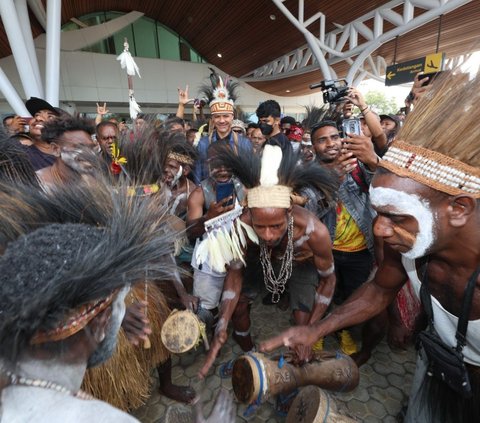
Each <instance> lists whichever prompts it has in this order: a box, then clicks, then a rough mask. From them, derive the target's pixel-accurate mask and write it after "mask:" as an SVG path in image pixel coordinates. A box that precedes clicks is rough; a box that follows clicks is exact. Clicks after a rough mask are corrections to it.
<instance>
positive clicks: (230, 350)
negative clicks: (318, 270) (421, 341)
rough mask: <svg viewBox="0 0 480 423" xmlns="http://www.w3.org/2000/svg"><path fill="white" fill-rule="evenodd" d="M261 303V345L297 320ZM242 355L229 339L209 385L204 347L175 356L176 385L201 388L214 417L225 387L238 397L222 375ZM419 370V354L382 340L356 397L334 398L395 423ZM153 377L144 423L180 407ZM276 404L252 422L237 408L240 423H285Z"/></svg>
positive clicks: (351, 410)
mask: <svg viewBox="0 0 480 423" xmlns="http://www.w3.org/2000/svg"><path fill="white" fill-rule="evenodd" d="M261 298H262V296H261V295H260V296H258V297H257V300H256V302H255V303H254V305H253V308H252V335H253V336H254V340H255V342H256V343H259V342H260V341H262V340H264V339H267V338H268V337H270V336H272V335H274V334H276V333H278V332H280V331H281V330H283V329H286V328H288V327H289V326H290V318H291V313H290V312H288V311H286V312H282V311H280V310H279V309H278V308H277V307H265V306H262V305H261ZM354 329H355V330H353V331H352V335H353V336H354V338H355V339H356V340H360V335H359V331H358V330H357V329H356V328H354ZM230 334H231V330H230ZM338 348H339V346H338V341H337V339H336V337H335V336H328V337H326V338H325V349H326V350H337V349H338ZM241 354H243V351H242V350H241V349H240V348H239V347H238V346H237V345H236V344H235V343H234V342H233V340H232V338H231V336H229V339H228V341H227V343H226V345H225V346H224V347H223V348H222V350H221V352H220V354H219V357H218V358H217V361H216V362H215V364H214V366H212V370H211V371H210V372H209V375H208V376H207V377H206V378H205V380H204V381H201V380H199V379H198V378H197V376H196V375H197V372H198V369H199V368H200V367H201V365H203V361H204V359H205V352H204V350H203V348H201V347H200V348H198V349H197V350H194V351H191V352H188V353H186V354H182V355H177V356H173V357H172V363H173V369H172V379H173V381H174V383H176V384H181V385H190V386H192V387H193V388H194V389H196V391H197V393H199V394H200V395H201V400H202V402H203V410H204V414H205V416H208V415H209V413H210V412H211V409H212V407H213V403H214V401H215V398H216V396H217V394H218V392H219V390H220V388H223V389H226V390H227V391H229V392H230V393H231V394H232V396H233V390H232V382H231V379H230V378H227V379H221V378H220V377H219V376H218V369H219V367H220V365H221V364H222V363H224V362H226V361H228V360H230V359H232V358H234V357H238V356H240V355H241ZM414 369H415V351H414V348H413V347H412V348H409V350H408V351H406V352H404V351H392V350H391V349H390V347H389V346H388V345H387V343H386V342H385V341H382V342H381V343H380V344H379V345H378V346H377V348H376V349H375V350H374V352H373V354H372V357H371V358H370V360H369V361H368V363H367V364H365V365H364V366H362V367H361V368H360V383H359V386H358V387H357V388H356V389H355V390H353V391H352V392H347V393H331V396H332V398H334V399H335V401H336V402H337V404H338V408H339V410H340V411H341V412H342V413H343V414H347V415H349V416H351V417H352V418H355V419H356V420H357V421H359V422H366V423H370V422H371V423H376V422H381V423H394V422H396V420H395V416H396V414H397V413H398V412H399V411H400V409H401V407H402V405H403V404H404V403H405V402H406V400H407V396H408V392H409V389H410V384H411V381H412V377H413V372H414ZM152 376H153V381H152V382H153V385H154V387H153V388H152V396H151V398H150V400H149V401H148V403H147V404H146V405H145V406H143V407H141V408H140V409H138V410H135V411H134V412H133V413H132V414H133V415H135V416H136V417H137V418H138V419H139V420H140V421H141V422H142V423H163V421H162V418H163V417H164V415H165V413H166V410H167V408H168V407H169V406H170V407H174V406H175V404H176V405H178V403H175V402H174V401H172V400H169V399H167V398H165V397H163V396H161V395H160V394H159V392H158V377H157V375H156V374H155V372H153V373H152ZM273 403H274V400H273V399H269V401H267V402H266V403H265V404H262V405H261V406H260V407H259V409H258V410H257V412H256V414H254V415H252V416H251V417H249V418H245V417H244V416H243V411H244V410H245V408H246V406H245V405H243V404H236V405H237V413H236V415H237V417H236V422H237V423H245V422H247V421H248V422H250V423H252V422H253V423H255V422H258V423H264V422H266V423H284V422H285V418H282V417H280V416H278V415H277V414H276V412H275V410H274V407H273ZM183 407H184V406H183ZM178 423H183V422H178ZM219 423H220V422H219Z"/></svg>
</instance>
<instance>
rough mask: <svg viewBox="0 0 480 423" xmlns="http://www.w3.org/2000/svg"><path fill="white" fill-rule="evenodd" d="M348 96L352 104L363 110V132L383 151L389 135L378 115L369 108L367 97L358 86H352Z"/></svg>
mask: <svg viewBox="0 0 480 423" xmlns="http://www.w3.org/2000/svg"><path fill="white" fill-rule="evenodd" d="M347 98H348V99H349V100H350V101H351V102H352V104H354V105H355V106H357V107H358V108H359V109H360V110H363V116H364V118H363V119H361V121H363V123H364V125H363V124H362V132H363V134H364V135H365V136H366V137H369V138H371V140H372V141H373V142H374V144H375V146H376V147H377V149H378V150H379V151H382V150H383V149H384V148H385V147H386V146H387V136H386V135H385V133H384V132H383V130H382V126H381V125H380V121H379V120H378V115H377V114H375V113H374V112H372V111H371V110H370V109H369V108H368V104H367V103H366V101H365V98H364V97H363V95H362V93H361V92H360V91H359V90H357V89H356V88H353V87H352V88H350V90H349V91H348V96H347Z"/></svg>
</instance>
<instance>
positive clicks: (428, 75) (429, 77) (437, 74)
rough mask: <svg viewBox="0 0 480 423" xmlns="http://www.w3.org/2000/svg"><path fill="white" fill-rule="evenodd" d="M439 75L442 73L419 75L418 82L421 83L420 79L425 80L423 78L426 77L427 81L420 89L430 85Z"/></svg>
mask: <svg viewBox="0 0 480 423" xmlns="http://www.w3.org/2000/svg"><path fill="white" fill-rule="evenodd" d="M441 73H442V71H438V72H431V73H422V74H421V75H418V80H419V81H421V80H422V79H425V78H427V77H428V81H425V82H423V83H422V87H426V86H427V85H428V84H430V83H431V82H432V81H433V80H434V79H435V78H436V77H437V76H439V75H440V74H441Z"/></svg>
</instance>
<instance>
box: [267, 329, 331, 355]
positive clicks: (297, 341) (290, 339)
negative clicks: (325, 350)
mask: <svg viewBox="0 0 480 423" xmlns="http://www.w3.org/2000/svg"><path fill="white" fill-rule="evenodd" d="M320 336H322V334H321V333H319V331H318V329H317V327H316V326H313V325H310V326H295V327H292V328H290V329H287V330H286V331H284V332H282V333H281V334H280V335H277V336H275V337H273V338H270V339H268V340H266V341H264V342H262V343H261V344H260V351H261V352H269V351H273V350H275V349H277V348H280V347H288V348H291V349H293V350H295V348H298V347H303V346H305V345H313V344H314V343H315V342H316V341H317V340H318V338H319V337H320Z"/></svg>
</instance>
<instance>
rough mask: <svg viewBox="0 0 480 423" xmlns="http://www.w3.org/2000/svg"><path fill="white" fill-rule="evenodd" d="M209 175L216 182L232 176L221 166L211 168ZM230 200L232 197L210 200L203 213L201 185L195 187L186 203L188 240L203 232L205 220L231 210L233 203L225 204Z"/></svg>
mask: <svg viewBox="0 0 480 423" xmlns="http://www.w3.org/2000/svg"><path fill="white" fill-rule="evenodd" d="M210 175H211V177H213V179H215V181H216V182H228V181H229V180H230V178H231V177H232V173H231V172H230V171H228V170H227V169H226V168H225V167H223V166H220V167H219V168H215V169H212V170H211V172H210ZM231 200H232V197H227V198H224V199H223V200H221V201H219V202H218V203H217V202H215V201H212V202H211V203H210V204H209V205H208V208H207V212H206V213H205V214H203V209H204V208H205V195H204V194H203V189H202V187H197V188H195V190H194V191H193V192H192V193H191V194H190V196H189V197H188V205H187V209H188V212H187V228H188V229H187V235H188V237H189V238H190V240H195V239H196V238H199V237H201V236H202V235H203V234H204V233H205V222H206V221H207V220H210V219H213V218H214V217H217V216H220V215H221V214H223V213H226V212H228V211H230V210H233V208H234V204H232V205H230V206H226V204H227V203H228V202H229V201H231Z"/></svg>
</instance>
